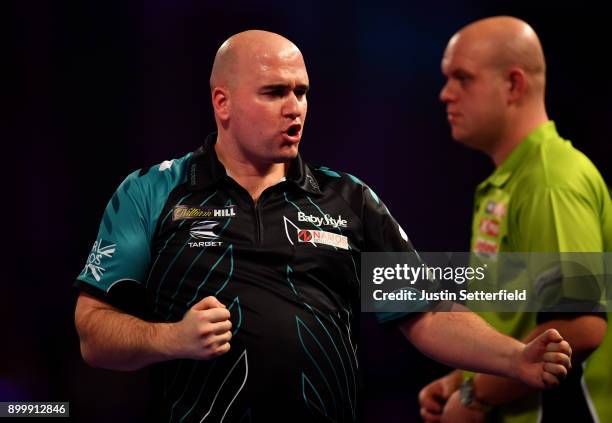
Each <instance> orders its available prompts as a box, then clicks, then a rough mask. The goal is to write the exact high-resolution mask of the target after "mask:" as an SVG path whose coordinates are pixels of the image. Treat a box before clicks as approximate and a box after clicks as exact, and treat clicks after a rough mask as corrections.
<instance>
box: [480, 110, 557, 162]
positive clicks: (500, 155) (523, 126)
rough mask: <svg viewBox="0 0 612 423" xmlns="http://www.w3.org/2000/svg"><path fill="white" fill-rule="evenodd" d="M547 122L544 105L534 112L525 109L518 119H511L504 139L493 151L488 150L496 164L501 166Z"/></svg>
mask: <svg viewBox="0 0 612 423" xmlns="http://www.w3.org/2000/svg"><path fill="white" fill-rule="evenodd" d="M546 122H548V115H547V114H546V110H544V108H543V107H542V108H541V109H540V110H535V111H534V112H533V113H527V112H526V111H523V112H522V113H520V114H518V116H517V119H513V120H511V121H510V124H509V125H508V128H507V129H506V131H505V134H504V135H503V137H502V139H500V140H499V141H498V142H497V143H496V144H495V146H494V148H493V149H492V150H491V151H488V152H487V153H488V155H489V157H491V159H492V160H493V163H495V166H496V167H499V166H500V165H501V164H502V163H503V162H504V161H505V160H506V159H507V158H508V157H509V156H510V154H512V152H513V151H514V149H515V148H516V147H518V145H519V144H521V143H522V142H523V141H524V140H525V138H526V137H527V135H529V134H530V133H531V132H533V131H534V130H535V129H536V128H538V127H540V126H541V125H543V124H544V123H546Z"/></svg>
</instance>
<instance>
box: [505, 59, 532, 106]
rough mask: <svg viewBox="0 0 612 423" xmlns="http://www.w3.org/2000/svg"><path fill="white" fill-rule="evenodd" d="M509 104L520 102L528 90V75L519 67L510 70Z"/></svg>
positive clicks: (508, 75) (508, 76)
mask: <svg viewBox="0 0 612 423" xmlns="http://www.w3.org/2000/svg"><path fill="white" fill-rule="evenodd" d="M507 78H508V82H509V84H508V103H516V102H517V101H519V100H520V99H521V98H522V97H523V95H525V91H526V90H527V75H526V74H525V71H524V70H523V69H521V68H519V67H517V66H513V67H511V68H510V69H508V74H507Z"/></svg>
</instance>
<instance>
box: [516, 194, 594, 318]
mask: <svg viewBox="0 0 612 423" xmlns="http://www.w3.org/2000/svg"><path fill="white" fill-rule="evenodd" d="M511 218H514V219H515V221H516V224H517V225H516V227H517V230H518V236H517V237H515V240H516V241H515V242H516V245H514V246H512V248H513V250H514V251H525V252H543V253H557V252H558V253H588V252H602V251H603V249H604V241H603V232H602V224H601V219H600V212H599V210H598V205H597V204H596V201H594V200H593V199H590V197H589V196H588V195H587V194H583V193H580V192H577V191H576V190H572V189H567V188H551V187H546V188H542V189H541V190H538V191H536V192H534V193H532V194H531V195H529V196H528V197H527V198H525V199H523V200H522V202H521V203H520V204H518V205H517V210H516V214H515V215H514V216H511ZM555 256H556V255H555ZM542 257H546V256H542ZM575 257H576V261H579V262H580V266H578V265H577V264H576V263H575V262H574V260H570V259H569V258H570V257H569V256H564V255H563V254H561V255H560V256H559V258H558V259H554V262H552V261H551V263H549V264H548V265H546V266H543V263H540V262H539V261H543V260H545V259H544V258H543V259H537V260H538V263H535V264H530V265H529V267H530V269H531V270H532V271H533V274H532V275H531V276H532V278H534V280H535V281H536V282H535V283H536V285H537V286H535V287H534V288H535V291H536V292H538V293H539V295H541V296H542V299H543V302H544V303H545V304H547V305H551V306H552V307H553V308H552V310H555V309H560V310H562V309H563V308H564V307H569V309H570V310H571V309H576V308H579V309H580V310H583V311H599V310H600V308H601V304H600V303H601V300H602V298H601V292H602V291H601V289H602V287H601V286H600V282H599V281H598V278H600V277H601V276H602V275H603V261H602V262H601V263H598V258H597V256H595V255H593V256H588V257H584V258H580V259H579V260H578V255H576V256H575ZM545 267H547V268H548V269H547V272H539V270H538V269H540V268H545ZM552 268H555V269H556V271H550V269H552ZM545 275H549V276H550V277H549V278H548V279H546V278H544V279H543V277H544V276H545ZM541 318H542V317H540V319H541Z"/></svg>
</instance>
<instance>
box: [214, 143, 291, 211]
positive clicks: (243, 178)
mask: <svg viewBox="0 0 612 423" xmlns="http://www.w3.org/2000/svg"><path fill="white" fill-rule="evenodd" d="M230 145H231V144H230V143H227V142H219V140H217V143H215V152H216V153H217V157H218V159H219V161H220V162H221V164H223V166H224V167H225V170H226V171H227V173H228V174H229V176H230V177H231V178H232V179H234V180H235V181H236V182H237V183H238V184H239V185H240V186H241V187H243V188H244V189H245V190H246V191H247V192H248V193H249V194H250V195H251V198H253V201H255V202H256V201H257V200H258V199H259V196H260V195H261V193H262V192H263V191H264V190H265V189H266V188H268V187H271V186H272V185H276V184H277V183H278V182H279V181H280V180H281V179H282V178H284V177H285V176H286V174H287V169H288V168H289V165H288V164H286V163H266V164H258V163H255V162H253V161H252V160H249V159H248V158H246V157H243V156H242V155H241V154H240V152H238V151H233V149H232V148H231V147H230Z"/></svg>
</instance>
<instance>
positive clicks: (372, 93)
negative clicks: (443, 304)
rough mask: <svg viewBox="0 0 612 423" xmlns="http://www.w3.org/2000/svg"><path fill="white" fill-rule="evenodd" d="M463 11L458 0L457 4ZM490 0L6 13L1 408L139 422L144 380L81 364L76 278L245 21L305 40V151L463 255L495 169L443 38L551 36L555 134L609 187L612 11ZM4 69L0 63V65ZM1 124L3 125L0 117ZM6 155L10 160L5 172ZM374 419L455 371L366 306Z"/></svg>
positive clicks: (409, 405)
mask: <svg viewBox="0 0 612 423" xmlns="http://www.w3.org/2000/svg"><path fill="white" fill-rule="evenodd" d="M462 3H463V4H462ZM527 4H528V3H527V2H525V3H521V2H516V1H513V2H500V1H497V2H495V3H493V2H489V1H484V0H480V1H471V2H458V1H435V2H416V1H412V0H410V1H403V2H400V1H384V0H378V1H376V2H374V1H369V2H365V1H361V2H343V1H313V2H299V3H291V2H276V1H246V0H236V1H231V2H226V3H225V4H222V2H208V1H202V0H201V1H195V0H191V1H188V0H149V1H146V2H142V1H139V2H136V1H92V0H81V1H54V2H51V1H48V2H44V1H22V2H19V3H18V4H15V5H12V6H11V5H10V4H9V5H6V6H4V11H5V12H7V13H2V17H4V18H5V19H4V20H6V22H5V23H4V24H3V25H2V31H3V32H7V36H4V37H3V38H4V40H5V41H6V40H8V41H9V45H8V47H7V48H5V49H3V54H2V59H1V62H0V63H2V65H3V68H4V69H5V71H6V70H8V71H9V72H7V73H5V74H4V75H5V76H4V77H3V78H2V79H3V81H2V82H1V83H0V88H2V92H3V93H4V94H3V95H2V96H1V97H0V98H2V99H3V100H4V101H2V110H1V111H2V113H1V114H2V123H3V125H2V126H6V129H7V130H3V131H2V134H3V135H2V146H3V148H4V150H5V154H6V156H5V159H4V164H5V166H4V173H5V180H6V183H5V184H4V193H3V194H4V195H3V205H4V207H2V209H3V211H4V214H5V217H4V221H5V223H6V225H5V226H6V227H7V229H8V231H6V232H7V233H8V235H9V236H8V237H5V241H4V245H5V246H6V247H5V248H3V251H4V252H3V253H2V257H3V261H4V264H3V265H2V266H1V268H2V270H1V273H0V275H1V277H2V283H1V284H0V310H1V311H0V313H1V314H0V317H1V318H2V320H1V321H2V325H3V330H2V338H3V339H2V341H0V401H9V400H11V401H13V400H30V401H34V400H36V401H45V400H47V401H70V405H71V414H72V416H73V419H74V420H75V421H87V422H106V421H111V419H112V420H113V421H114V422H116V423H119V422H124V421H125V422H128V421H130V422H131V421H138V420H139V418H138V416H140V415H142V413H143V409H144V408H145V407H146V402H147V400H148V398H149V397H148V395H149V393H148V382H149V378H148V374H147V372H146V371H141V372H136V373H119V372H111V371H105V370H98V369H92V368H89V367H87V366H86V365H85V364H84V363H83V361H82V360H81V358H80V355H79V350H78V339H77V336H76V333H75V330H74V324H73V320H72V319H73V309H74V300H75V293H74V292H73V291H72V288H71V284H72V282H73V280H74V278H75V277H76V275H78V273H79V272H80V270H81V269H82V266H83V265H84V263H85V259H86V257H87V254H88V252H89V250H90V248H91V244H92V243H93V241H94V238H95V236H96V233H97V228H98V224H99V219H100V218H101V216H102V211H103V209H104V207H105V205H106V202H107V201H108V199H109V198H110V197H111V195H112V193H113V191H114V189H115V188H116V186H117V185H118V184H119V182H120V181H121V180H122V179H123V178H124V177H125V176H126V175H127V174H128V173H130V172H131V171H132V170H134V169H138V168H140V167H143V166H147V165H150V164H153V163H158V162H160V161H162V160H165V159H170V158H175V157H180V156H182V155H183V154H185V153H186V152H188V151H190V150H193V149H195V148H196V147H197V146H198V145H199V144H200V143H201V142H202V140H203V138H204V137H205V136H206V135H207V134H208V133H209V132H210V131H211V130H213V129H214V120H213V114H212V108H211V106H210V100H209V92H208V76H209V73H210V69H211V65H212V60H213V57H214V53H215V51H216V49H217V48H218V46H219V45H220V44H221V42H223V41H224V40H225V39H226V38H227V37H229V36H230V35H232V34H233V33H235V32H238V31H242V30H245V29H251V28H259V29H266V30H271V31H275V32H278V33H281V34H283V35H285V36H287V37H288V38H290V39H291V40H293V41H294V42H295V43H296V44H297V45H298V46H299V47H300V49H301V50H302V52H303V54H304V56H305V58H306V64H307V67H308V71H309V75H310V82H311V86H312V91H311V93H309V113H308V119H307V124H306V130H305V135H304V138H303V142H302V145H301V153H302V155H303V156H304V157H305V158H306V159H307V160H308V161H310V162H314V163H318V164H325V165H326V166H329V167H330V168H332V169H338V170H343V171H347V172H350V173H353V174H355V175H357V176H359V177H360V178H361V179H363V180H365V181H366V182H367V183H368V184H369V185H370V186H372V188H374V190H375V191H376V192H377V193H378V194H379V196H380V197H381V198H382V199H384V201H385V202H386V204H387V206H388V207H389V208H390V210H391V211H392V213H393V214H394V215H395V217H396V218H397V219H398V221H399V222H400V223H401V224H402V226H403V227H404V229H405V230H406V232H407V233H408V235H409V236H410V238H411V239H412V241H413V243H414V244H415V245H416V247H417V248H418V249H419V250H421V251H466V250H467V249H468V246H469V226H470V213H471V207H472V206H471V201H472V192H473V189H474V187H475V185H477V183H478V182H480V181H481V180H483V179H484V178H485V177H486V176H487V175H488V173H489V172H491V171H492V169H493V167H492V165H491V164H490V163H489V161H488V159H487V158H486V157H484V156H483V155H482V154H480V153H477V152H473V151H469V150H467V149H465V148H463V147H461V146H459V145H457V144H455V143H454V142H453V141H452V140H451V139H450V136H449V129H448V126H447V124H446V122H445V115H444V107H443V105H442V104H441V103H440V102H439V101H438V98H437V97H438V93H439V90H440V89H441V87H442V85H443V78H442V76H441V74H440V71H439V63H440V58H441V55H442V52H443V50H444V47H445V45H446V42H447V40H448V38H449V37H450V36H451V35H452V34H453V33H454V32H455V31H456V30H458V29H459V28H460V27H461V26H463V25H465V24H467V23H469V22H470V21H473V20H475V19H478V18H482V17H485V16H491V15H496V14H510V15H514V16H517V17H521V18H523V19H525V20H527V21H528V22H529V23H530V24H532V26H533V27H534V28H535V30H536V31H537V32H538V33H539V35H540V37H541V40H542V43H543V45H544V50H545V54H546V56H547V60H548V90H547V102H548V111H549V115H550V117H551V119H553V120H555V121H556V122H557V127H558V129H559V131H560V133H561V135H562V136H564V137H565V138H568V139H570V140H572V141H573V142H574V145H575V146H577V147H578V148H579V149H581V150H582V151H584V152H585V153H586V154H587V155H588V156H589V157H590V158H591V159H592V160H593V161H594V162H595V164H596V165H597V166H598V168H599V169H600V171H601V172H602V174H603V175H604V177H605V178H606V180H607V181H608V183H609V184H610V181H611V180H612V166H611V163H612V154H611V153H612V149H611V147H610V142H611V140H612V106H611V104H612V103H611V97H612V82H611V78H610V67H609V66H610V65H609V64H608V63H607V60H608V59H607V57H606V56H609V54H610V41H612V40H611V38H612V36H610V33H609V19H608V16H607V15H609V14H606V13H605V12H604V10H598V8H597V7H596V6H595V5H594V4H593V5H590V6H587V4H586V3H584V2H581V3H580V5H581V6H576V5H574V6H572V7H569V6H567V7H566V6H560V5H559V4H555V3H552V2H551V3H542V2H538V4H539V5H538V6H533V5H527ZM3 73H4V72H3ZM5 124H6V125H5ZM7 164H8V166H6V165H7ZM359 345H360V349H361V360H362V361H361V368H362V369H363V371H364V379H365V381H366V384H367V385H366V396H365V398H366V402H365V407H364V413H365V415H366V417H367V419H366V420H367V421H372V422H374V421H388V422H396V421H397V422H399V421H417V419H418V410H417V407H416V404H417V402H416V394H417V392H418V390H419V389H420V387H421V386H422V385H423V384H424V383H426V381H428V380H431V379H432V378H433V377H434V376H437V375H440V374H442V373H443V372H444V370H445V369H444V368H443V367H442V366H439V365H437V364H434V363H432V362H431V361H429V360H427V359H425V358H424V357H422V356H421V355H419V353H418V352H416V351H415V350H414V349H412V347H411V346H410V345H409V344H408V343H407V342H405V341H404V340H402V339H401V338H400V335H399V333H396V332H394V331H391V330H386V331H385V330H381V329H380V328H379V327H377V325H376V324H375V323H374V322H373V320H372V318H371V316H367V315H364V316H363V318H362V329H361V340H360V344H359Z"/></svg>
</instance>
